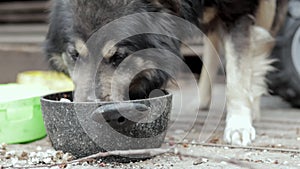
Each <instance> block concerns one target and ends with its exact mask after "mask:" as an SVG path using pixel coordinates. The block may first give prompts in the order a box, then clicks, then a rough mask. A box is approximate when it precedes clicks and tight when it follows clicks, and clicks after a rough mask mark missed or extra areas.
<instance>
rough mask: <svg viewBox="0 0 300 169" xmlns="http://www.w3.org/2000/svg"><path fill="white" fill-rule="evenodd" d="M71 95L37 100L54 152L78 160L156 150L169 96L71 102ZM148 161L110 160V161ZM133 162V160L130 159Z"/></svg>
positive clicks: (166, 119)
mask: <svg viewBox="0 0 300 169" xmlns="http://www.w3.org/2000/svg"><path fill="white" fill-rule="evenodd" d="M61 98H67V99H69V100H72V92H67V93H59V94H53V95H48V96H45V97H43V98H41V105H42V112H43V118H44V123H45V126H46V129H47V134H48V136H49V138H50V140H51V142H52V144H53V147H54V148H55V149H56V150H62V151H64V152H69V153H72V154H73V155H74V156H75V157H77V158H80V157H84V156H88V155H91V154H95V153H97V152H104V151H113V150H129V149H148V148H158V147H160V146H161V145H162V143H163V141H164V138H165V135H166V130H167V127H168V122H169V114H170V112H171V107H172V95H171V94H165V95H163V96H158V97H154V98H150V99H144V100H134V101H124V102H99V103H74V102H70V103H68V102H60V101H59V100H61ZM141 158H149V157H148V156H147V155H140V156H127V157H113V158H110V160H113V161H126V162H127V161H131V160H132V159H141ZM132 161H133V160H132Z"/></svg>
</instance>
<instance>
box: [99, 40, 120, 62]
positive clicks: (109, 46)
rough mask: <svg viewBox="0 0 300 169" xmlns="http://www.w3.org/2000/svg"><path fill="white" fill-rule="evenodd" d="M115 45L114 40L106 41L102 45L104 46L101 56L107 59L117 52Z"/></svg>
mask: <svg viewBox="0 0 300 169" xmlns="http://www.w3.org/2000/svg"><path fill="white" fill-rule="evenodd" d="M115 45H116V43H115V42H114V41H108V42H107V43H106V44H105V45H104V47H103V49H102V55H103V58H105V59H109V58H110V57H112V56H113V55H114V54H115V53H116V52H117V50H118V49H117V47H116V46H115Z"/></svg>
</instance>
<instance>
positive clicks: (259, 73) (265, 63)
mask: <svg viewBox="0 0 300 169" xmlns="http://www.w3.org/2000/svg"><path fill="white" fill-rule="evenodd" d="M271 49H272V38H271V36H270V34H269V33H268V32H267V31H266V30H264V29H262V28H259V27H252V28H251V36H250V45H249V48H248V49H246V50H244V52H243V53H237V52H236V50H235V48H234V45H233V43H232V42H231V39H230V37H229V38H228V39H226V41H225V50H226V59H227V60H226V61H227V65H226V70H227V93H226V96H227V109H228V110H227V112H228V113H227V119H226V120H227V121H226V128H225V132H224V140H225V141H226V142H228V143H231V144H236V145H242V146H246V145H248V144H250V143H251V141H252V140H254V138H255V129H254V128H253V126H252V119H253V117H255V118H259V112H260V110H259V101H260V97H261V95H262V94H264V93H266V83H265V75H266V74H267V72H268V71H270V70H272V67H271V66H270V63H272V60H268V59H267V57H268V55H269V53H270V51H271ZM238 56H239V57H238ZM238 58H239V60H238Z"/></svg>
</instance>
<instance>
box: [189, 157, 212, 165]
mask: <svg viewBox="0 0 300 169" xmlns="http://www.w3.org/2000/svg"><path fill="white" fill-rule="evenodd" d="M208 161H209V160H208V159H207V158H201V159H198V160H196V161H195V162H194V163H193V165H200V164H203V163H208Z"/></svg>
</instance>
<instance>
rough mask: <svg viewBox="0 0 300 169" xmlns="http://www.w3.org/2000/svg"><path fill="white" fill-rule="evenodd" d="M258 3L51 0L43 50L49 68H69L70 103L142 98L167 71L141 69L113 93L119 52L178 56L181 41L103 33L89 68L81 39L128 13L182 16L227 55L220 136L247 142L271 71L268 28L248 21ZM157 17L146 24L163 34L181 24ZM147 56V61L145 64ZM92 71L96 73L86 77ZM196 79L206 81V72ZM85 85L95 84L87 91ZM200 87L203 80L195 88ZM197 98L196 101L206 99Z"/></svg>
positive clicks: (128, 26) (130, 25)
mask: <svg viewBox="0 0 300 169" xmlns="http://www.w3.org/2000/svg"><path fill="white" fill-rule="evenodd" d="M259 6H260V1H259V0H249V1H247V0H126V1H117V0H53V8H52V13H51V17H50V28H49V32H48V35H47V39H46V47H45V53H46V56H47V58H48V60H49V62H50V65H51V66H52V67H53V68H54V69H56V70H59V71H62V72H64V73H66V74H69V75H70V76H71V78H72V79H73V81H74V82H75V85H76V89H75V101H95V100H96V99H100V100H128V99H141V98H147V97H148V96H149V94H150V92H151V91H153V90H154V89H161V88H164V85H165V84H166V83H167V81H168V80H169V78H170V75H169V74H167V73H166V72H164V71H161V70H157V69H151V68H149V69H146V70H143V71H141V72H140V73H139V74H137V75H136V76H135V77H134V78H133V79H132V80H131V81H130V82H129V83H130V84H129V88H127V89H126V88H124V87H123V86H122V85H120V86H117V87H116V88H115V90H118V93H119V94H118V95H112V93H111V91H112V90H111V88H110V87H111V84H112V83H113V82H112V81H113V78H112V76H113V72H114V70H116V69H117V67H118V65H120V64H121V63H122V61H123V60H124V59H125V58H126V57H128V56H130V55H131V54H133V53H135V52H137V51H140V50H143V49H148V48H157V49H163V50H167V51H170V53H172V55H176V56H178V57H181V54H180V45H181V44H180V42H181V39H176V38H172V37H170V36H165V35H158V34H151V33H149V34H140V35H135V36H132V37H128V38H126V39H124V40H122V41H120V42H114V41H113V39H106V40H104V42H103V43H104V44H103V45H102V46H101V44H99V52H101V53H102V56H103V59H102V60H101V65H100V66H98V67H95V64H96V65H98V63H94V62H95V60H96V62H97V61H98V60H97V59H95V58H89V54H88V53H89V51H88V48H87V47H86V45H85V43H86V41H87V40H88V39H89V37H91V35H92V34H93V33H94V32H95V31H97V30H98V29H99V28H102V27H104V26H105V25H106V24H108V23H110V22H111V21H113V20H115V19H118V18H120V17H123V16H127V15H130V14H136V13H145V12H159V13H165V14H171V15H175V16H178V17H180V18H183V19H185V20H187V21H189V22H191V23H193V24H194V25H196V26H198V27H199V28H201V29H202V30H203V31H204V32H206V34H207V36H208V37H209V39H210V40H211V42H212V43H213V44H214V45H215V47H217V46H218V42H219V41H221V42H222V43H223V46H224V51H225V56H226V61H227V62H226V73H227V120H226V128H225V133H224V139H225V141H226V142H228V143H232V144H238V145H247V144H249V143H251V141H252V140H253V139H254V138H255V129H254V128H253V126H252V120H253V113H257V112H259V101H260V96H261V95H262V94H263V93H265V92H266V85H265V80H264V76H265V75H266V73H267V72H268V71H269V70H270V66H269V64H270V61H269V60H268V59H267V56H268V52H269V51H270V50H269V49H270V46H271V45H270V43H267V42H269V40H270V39H271V36H270V34H269V33H268V31H266V30H264V29H263V28H260V27H257V26H255V22H256V20H255V16H256V13H257V11H258V8H259ZM159 20H160V22H159V24H156V25H155V26H153V29H156V30H159V31H163V32H172V31H174V30H178V29H179V30H180V28H178V27H177V26H176V23H175V24H174V23H173V22H172V19H170V18H169V17H168V16H167V15H166V16H165V17H162V18H159ZM154 22H155V21H154V20H153V19H152V18H151V17H144V18H137V19H135V20H130V21H128V22H127V23H124V25H122V26H118V27H115V28H114V31H115V32H125V33H126V32H129V31H134V30H135V29H138V28H139V25H141V24H144V25H149V26H148V27H149V28H150V29H151V28H152V27H151V25H152V24H153V23H154ZM212 50H213V49H212V47H208V48H206V54H207V55H213V54H212V52H211V51H212ZM158 55H159V54H158ZM166 55H168V54H166ZM160 57H166V56H165V55H164V56H160ZM148 58H149V57H144V58H143V57H139V59H136V60H135V61H133V62H134V63H132V64H133V65H134V66H136V67H139V66H141V64H140V63H141V62H143V63H146V62H147V59H148ZM76 62H80V63H81V65H83V66H82V69H83V70H81V71H80V72H79V74H78V72H77V75H74V72H73V71H74V69H75V68H74V66H75V65H76V64H75V63H76ZM154 62H155V61H153V60H151V64H155V63H154ZM212 62H213V61H211V60H210V59H208V60H204V64H205V65H208V67H210V68H212V71H215V68H214V67H216V65H214V63H212ZM166 66H167V67H169V68H170V69H176V67H172V66H173V64H172V60H170V64H168V65H166ZM174 66H175V65H174ZM95 69H97V70H95ZM91 71H94V72H96V75H91ZM212 74H215V73H214V72H212ZM202 76H207V74H206V75H205V74H203V75H202ZM202 79H203V80H205V81H206V80H207V79H209V78H208V77H202ZM122 82H124V83H125V82H127V77H126V76H125V77H124V76H123V77H122V80H121V81H120V83H122ZM92 83H95V87H94V88H93V89H91V88H92V87H91V84H92ZM200 84H201V83H200ZM203 88H204V89H203ZM206 89H207V87H203V83H202V85H200V90H206ZM91 90H93V91H91ZM92 92H94V93H93V94H92ZM126 93H128V94H126ZM91 95H93V96H91ZM204 96H205V95H204ZM201 99H202V101H203V100H204V99H205V98H201ZM207 100H208V101H209V98H208V99H207ZM208 101H206V102H208ZM205 104H206V105H208V103H205Z"/></svg>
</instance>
